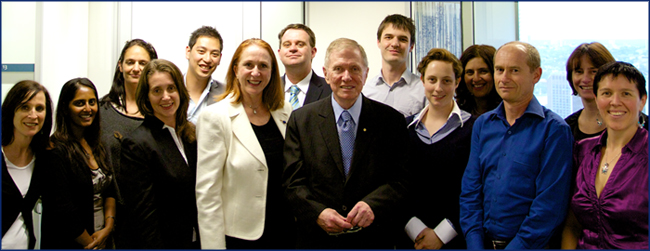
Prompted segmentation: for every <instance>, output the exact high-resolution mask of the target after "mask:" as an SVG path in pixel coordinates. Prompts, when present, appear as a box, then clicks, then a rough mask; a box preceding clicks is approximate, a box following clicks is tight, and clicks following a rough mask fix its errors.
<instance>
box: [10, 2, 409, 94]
mask: <svg viewBox="0 0 650 251" xmlns="http://www.w3.org/2000/svg"><path fill="white" fill-rule="evenodd" d="M197 6H198V7H197ZM409 6H410V3H409V2H200V3H194V2H189V3H188V2H156V3H153V2H35V3H34V2H31V3H30V2H2V18H3V22H2V33H3V34H2V60H3V63H22V62H26V63H34V64H35V67H36V69H35V72H36V75H35V77H34V78H35V80H36V81H39V82H41V83H42V84H44V85H45V86H46V87H47V88H48V90H50V92H51V93H52V96H53V99H54V100H57V99H58V93H59V91H60V88H61V86H62V85H63V84H64V83H65V82H66V81H68V80H70V79H72V78H75V77H88V78H90V79H91V80H92V81H93V82H94V83H95V84H96V86H97V88H98V92H99V95H100V96H103V95H105V94H106V93H108V91H109V89H110V85H111V82H112V77H113V74H114V70H115V65H116V64H117V59H118V56H119V53H120V51H121V49H122V47H123V46H124V43H125V42H126V41H127V40H130V39H132V38H142V39H145V40H147V41H149V42H151V43H152V44H153V45H154V47H155V48H156V50H157V51H158V55H159V57H160V58H165V59H168V60H170V61H172V62H174V63H176V64H177V65H178V66H179V68H180V69H181V71H186V70H187V59H185V46H187V43H188V40H189V36H190V33H191V32H192V31H194V30H195V29H196V28H198V27H200V26H201V25H210V26H214V27H215V28H217V30H219V32H220V33H221V35H222V37H223V38H224V50H223V56H222V59H221V64H220V66H219V67H217V70H216V71H215V73H214V74H213V77H214V78H215V79H217V80H220V81H223V80H224V79H225V76H226V72H227V66H228V64H229V63H230V59H231V58H232V53H233V52H234V50H235V49H236V47H237V46H238V45H239V44H240V43H241V41H242V40H244V39H247V38H251V37H261V38H262V39H264V40H266V41H267V42H269V44H271V46H272V47H273V48H274V50H275V51H277V49H278V43H279V41H278V39H277V34H278V33H279V32H280V30H281V29H282V28H284V26H286V25H287V24H290V23H302V22H303V20H304V22H305V24H306V25H308V26H310V27H311V28H312V29H313V30H314V32H315V33H316V47H317V48H318V52H317V54H316V58H315V59H314V63H313V68H314V69H315V71H316V73H317V74H318V75H321V76H322V75H323V73H322V65H323V61H324V56H325V51H326V49H327V46H328V45H329V43H330V42H331V41H333V40H334V39H337V38H340V37H348V38H351V39H354V40H356V41H357V42H359V43H360V44H361V45H362V46H363V47H364V49H365V50H366V53H367V55H368V61H369V67H370V72H369V77H372V76H373V75H376V74H378V73H379V71H380V68H381V56H380V53H379V49H378V47H377V40H376V31H377V28H378V26H379V23H380V22H381V20H383V18H385V17H386V16H387V15H390V14H396V13H397V14H402V15H406V16H410V7H409ZM197 9H200V10H203V11H202V12H197ZM14 20H21V25H13V23H14V22H15V21H14ZM276 56H277V54H276ZM15 58H19V59H20V60H16V59H15ZM23 59H24V61H22V60H23ZM280 72H281V73H282V72H284V67H282V66H280ZM4 89H6V88H3V90H4Z"/></svg>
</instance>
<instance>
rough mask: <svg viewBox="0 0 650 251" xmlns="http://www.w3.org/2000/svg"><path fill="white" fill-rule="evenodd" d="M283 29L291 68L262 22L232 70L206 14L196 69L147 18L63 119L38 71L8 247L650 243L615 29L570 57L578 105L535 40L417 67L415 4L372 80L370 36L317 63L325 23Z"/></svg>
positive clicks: (15, 143) (434, 56)
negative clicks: (152, 37)
mask: <svg viewBox="0 0 650 251" xmlns="http://www.w3.org/2000/svg"><path fill="white" fill-rule="evenodd" d="M278 38H279V40H280V44H279V46H280V47H279V49H278V51H277V52H278V54H279V58H280V62H281V63H282V64H283V65H284V67H285V74H284V75H283V76H281V75H280V70H279V63H278V60H277V59H276V56H275V53H274V51H273V49H272V48H271V46H270V45H269V44H268V43H267V42H265V41H263V40H261V39H256V38H252V39H247V40H244V41H243V42H242V43H241V44H240V45H239V47H237V48H236V50H235V51H234V54H233V57H232V61H231V62H230V64H229V65H228V72H227V76H226V79H225V84H223V83H221V82H219V81H216V80H214V79H212V77H211V76H212V73H213V72H214V70H215V69H216V67H217V66H218V65H219V64H220V60H221V53H222V51H223V39H222V38H221V36H220V35H219V33H218V32H217V31H216V30H215V29H214V28H212V27H209V26H203V27H201V28H199V29H197V30H196V31H194V32H193V33H192V34H191V36H190V40H189V43H188V45H187V47H186V58H187V59H188V63H189V66H188V69H187V71H186V73H185V74H183V73H182V72H181V71H180V69H179V68H178V67H177V66H176V65H175V64H174V63H172V62H170V61H167V60H164V59H158V56H157V53H156V50H155V49H154V47H153V46H152V45H151V44H149V43H147V42H146V41H144V40H141V39H133V40H131V41H128V42H127V43H126V45H125V46H124V48H123V49H122V52H121V54H120V57H119V60H118V62H117V65H116V68H115V76H114V79H113V85H112V87H111V90H110V92H109V93H108V94H107V95H105V96H104V97H103V98H101V99H100V98H99V95H98V93H97V89H96V88H95V85H94V84H93V83H92V82H91V81H90V80H89V79H87V78H75V79H72V80H70V81H68V82H67V83H65V84H64V85H63V87H62V88H61V91H60V96H59V100H58V103H57V106H56V118H55V119H53V118H52V117H53V116H54V113H53V101H52V100H51V98H50V95H49V93H48V91H47V90H46V89H45V88H44V87H43V86H42V85H40V84H39V83H37V82H34V81H21V82H19V83H17V84H15V85H14V87H13V88H12V89H11V90H10V91H9V93H8V94H7V96H6V98H5V99H4V100H3V104H2V117H3V120H2V157H3V158H2V168H3V171H2V172H3V175H2V177H3V179H2V204H3V210H2V211H3V213H2V222H3V224H2V225H3V226H2V248H3V249H30V248H34V247H35V246H36V245H37V242H40V248H44V249H50V248H51V249H78V248H87V249H111V248H119V249H142V248H145V249H167V248H172V249H198V248H202V249H225V248H228V249H276V248H281V249H292V248H299V249H314V248H318V249H340V248H342V249H352V248H373V249H393V248H399V249H406V248H415V249H440V248H470V249H483V248H488V249H502V248H520V249H523V248H533V249H539V248H547V247H551V248H560V247H562V248H568V249H575V248H598V249H603V248H625V249H646V248H648V131H647V127H648V120H647V119H648V118H647V116H645V115H644V114H643V113H642V112H641V110H642V109H643V106H644V105H645V102H646V98H647V92H646V87H645V85H646V81H645V79H644V77H643V75H641V73H640V72H639V71H638V70H637V69H636V68H635V67H634V66H632V65H630V64H628V63H625V62H617V61H615V60H614V57H613V56H612V55H611V54H610V53H609V51H608V50H607V49H606V48H605V47H604V46H602V45H601V44H600V43H597V42H594V43H590V44H587V43H585V44H581V45H580V46H578V48H576V49H575V50H574V52H573V53H572V54H571V56H570V57H569V60H568V61H567V65H566V70H567V80H568V82H569V84H570V86H571V88H572V90H573V92H574V93H573V94H574V95H578V96H579V97H580V98H581V99H582V102H583V105H584V109H582V110H580V111H578V112H576V113H574V114H572V115H571V116H569V117H567V118H566V119H562V118H560V117H559V116H558V115H557V114H555V113H554V112H553V111H551V110H549V109H547V108H545V107H544V106H542V105H541V104H540V103H539V102H538V100H537V98H535V96H534V95H533V89H534V85H535V84H536V83H537V82H538V81H539V79H540V77H541V74H542V68H541V60H540V55H539V52H538V51H537V49H536V48H535V47H534V46H532V45H530V44H527V43H524V42H518V41H514V42H510V43H506V44H505V45H503V46H501V47H500V48H498V49H496V48H494V47H492V46H489V45H473V46H470V47H469V48H467V49H466V50H465V51H464V52H463V54H462V55H461V57H460V59H458V58H457V57H456V56H455V55H453V54H452V53H450V52H449V51H447V50H445V49H442V48H433V49H431V50H430V51H429V52H428V54H427V55H426V56H425V57H423V58H422V60H421V61H420V62H419V64H418V66H417V72H418V73H419V75H418V74H414V73H412V72H411V71H410V70H409V69H408V67H407V63H408V55H409V53H410V52H411V51H412V49H413V47H414V45H415V25H414V23H413V20H412V19H410V18H407V17H405V16H402V15H397V14H396V15H389V16H387V17H386V18H385V19H384V20H383V21H382V23H381V24H380V26H379V28H378V31H377V45H378V48H379V50H380V51H381V55H382V69H381V71H380V73H379V74H378V75H377V76H374V77H372V78H371V79H370V81H368V82H366V79H367V78H368V76H367V74H368V59H367V56H366V52H365V50H364V48H363V47H362V46H361V45H359V44H358V43H357V42H356V41H354V40H352V39H347V38H340V39H337V40H334V41H333V42H332V43H331V44H330V45H329V46H328V47H327V50H326V52H325V63H324V66H323V69H322V70H323V75H324V78H323V77H320V76H318V75H317V74H316V73H315V71H314V70H313V69H312V66H311V63H312V60H313V58H314V56H315V54H316V52H317V50H316V39H315V35H314V32H313V31H312V30H311V29H310V28H309V27H307V26H305V25H302V24H291V25H288V26H287V27H286V28H284V29H283V30H282V31H281V32H280V33H279V35H278ZM100 115H101V116H100ZM53 121H54V122H55V123H56V126H55V127H54V133H53V134H52V135H51V136H50V134H51V131H52V129H53V128H52V123H53ZM610 176H611V179H609V178H610ZM41 201H42V202H41ZM41 203H42V210H36V211H38V213H35V210H34V208H35V205H37V204H39V205H40V204H41ZM41 213H42V220H41V221H42V223H41V227H40V232H39V231H38V230H37V227H36V228H35V226H34V225H35V224H34V221H35V219H34V218H33V217H34V216H36V217H41V216H40V214H41ZM39 236H40V237H39ZM37 237H39V238H37ZM37 239H38V240H37Z"/></svg>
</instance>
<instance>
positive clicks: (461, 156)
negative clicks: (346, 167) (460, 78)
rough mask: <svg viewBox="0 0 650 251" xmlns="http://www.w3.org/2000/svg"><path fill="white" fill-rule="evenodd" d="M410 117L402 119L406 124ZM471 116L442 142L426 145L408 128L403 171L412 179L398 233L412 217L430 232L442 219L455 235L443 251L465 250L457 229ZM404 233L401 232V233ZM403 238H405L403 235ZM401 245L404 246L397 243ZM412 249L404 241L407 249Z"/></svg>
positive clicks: (409, 121)
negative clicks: (418, 220)
mask: <svg viewBox="0 0 650 251" xmlns="http://www.w3.org/2000/svg"><path fill="white" fill-rule="evenodd" d="M413 119H414V116H410V117H408V118H407V119H406V121H407V124H410V123H411V122H412V121H413ZM475 120H476V117H475V116H472V117H470V118H469V119H468V120H467V121H465V123H463V127H459V128H456V129H455V130H454V131H453V132H451V133H450V134H449V135H447V136H446V137H445V138H444V139H442V140H440V141H438V142H436V143H433V144H431V145H427V144H425V143H424V142H422V140H420V138H419V137H418V135H417V132H415V126H411V127H410V128H409V130H408V131H409V139H410V141H409V144H410V145H409V149H410V152H409V158H408V160H407V165H406V166H407V167H408V168H409V172H410V174H411V175H412V176H411V181H412V182H410V184H411V185H412V186H411V187H410V189H409V194H408V196H407V197H408V201H409V203H408V207H407V208H408V210H407V213H406V215H405V216H404V218H402V222H403V224H404V225H402V229H403V227H404V226H406V222H407V221H408V220H409V219H410V218H411V217H413V216H416V217H418V218H419V219H420V220H422V222H423V223H424V224H426V225H427V227H429V228H431V229H433V228H435V227H436V226H437V225H438V223H440V221H442V220H443V219H444V218H447V219H449V220H450V221H451V222H452V223H453V225H454V228H455V230H456V232H457V233H458V235H457V236H456V237H455V238H454V239H452V240H451V241H450V242H449V243H447V244H446V245H444V246H442V248H444V249H459V248H460V249H465V248H466V244H465V238H463V232H462V231H461V229H460V223H459V220H460V202H459V199H460V190H461V181H462V178H463V174H464V173H465V167H466V166H467V161H468V160H469V152H470V144H471V142H472V127H473V126H474V121H475ZM402 233H404V231H402ZM404 236H406V234H405V233H404ZM400 243H401V244H402V245H404V244H405V243H404V242H403V241H402V242H400ZM398 248H411V249H412V248H413V242H411V241H410V239H408V244H407V246H402V247H398Z"/></svg>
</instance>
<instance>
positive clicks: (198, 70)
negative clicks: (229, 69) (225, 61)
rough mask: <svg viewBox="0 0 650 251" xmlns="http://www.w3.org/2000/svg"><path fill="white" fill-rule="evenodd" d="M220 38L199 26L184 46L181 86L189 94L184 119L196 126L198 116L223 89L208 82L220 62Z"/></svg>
mask: <svg viewBox="0 0 650 251" xmlns="http://www.w3.org/2000/svg"><path fill="white" fill-rule="evenodd" d="M221 50H223V39H222V38H221V35H220V34H219V32H218V31H217V30H216V29H215V28H212V27H210V26H203V27H201V28H199V29H197V30H195V31H194V32H192V35H191V36H190V42H189V44H188V45H187V47H185V58H187V61H188V63H189V64H188V67H187V73H186V74H185V86H186V87H187V91H188V92H189V93H190V105H189V107H188V108H187V120H189V121H190V122H192V123H194V124H196V121H197V120H198V119H199V113H201V110H203V108H205V107H206V106H208V105H211V104H213V103H214V102H216V99H217V96H218V95H219V94H221V93H223V91H224V90H225V89H226V86H225V85H224V84H222V83H219V82H218V81H216V80H214V79H212V73H213V72H214V70H216V69H217V66H218V65H219V62H221Z"/></svg>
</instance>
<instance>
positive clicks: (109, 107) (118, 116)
mask: <svg viewBox="0 0 650 251" xmlns="http://www.w3.org/2000/svg"><path fill="white" fill-rule="evenodd" d="M157 58H158V54H157V53H156V49H154V47H153V46H152V45H151V44H150V43H148V42H146V41H144V40H142V39H138V38H136V39H133V40H130V41H128V42H126V44H125V45H124V48H122V52H121V53H120V58H119V59H118V61H117V65H116V66H115V75H114V76H113V85H112V86H111V90H110V91H109V92H108V94H106V96H104V97H103V98H102V99H101V102H100V106H99V110H100V111H101V114H102V118H101V121H100V123H101V124H100V125H101V130H102V136H101V141H102V144H104V147H105V148H106V158H107V162H109V163H110V165H111V168H112V169H113V172H114V174H115V175H114V179H115V180H119V179H120V178H121V177H120V170H121V168H120V167H121V165H120V159H121V158H122V155H121V150H122V139H123V138H124V136H126V135H128V134H129V133H131V131H133V130H135V128H136V127H138V126H139V125H140V124H142V121H143V119H144V116H143V115H142V114H141V113H140V111H139V109H138V106H137V105H136V102H135V91H136V88H137V87H138V81H139V80H140V75H141V73H142V69H143V68H144V67H145V65H147V64H148V63H149V62H150V61H151V60H154V59H157ZM116 190H117V197H116V200H117V209H118V210H117V213H118V214H117V215H116V218H119V219H120V221H124V222H127V221H130V216H129V215H127V214H126V213H125V212H126V211H125V210H121V209H122V208H123V206H124V201H123V200H122V196H121V194H122V193H125V192H128V191H121V190H120V189H119V187H116ZM123 226H124V224H116V229H115V246H116V248H123V247H128V246H129V244H128V243H129V242H133V241H137V240H132V239H131V235H129V234H127V232H128V229H124V228H123Z"/></svg>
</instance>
